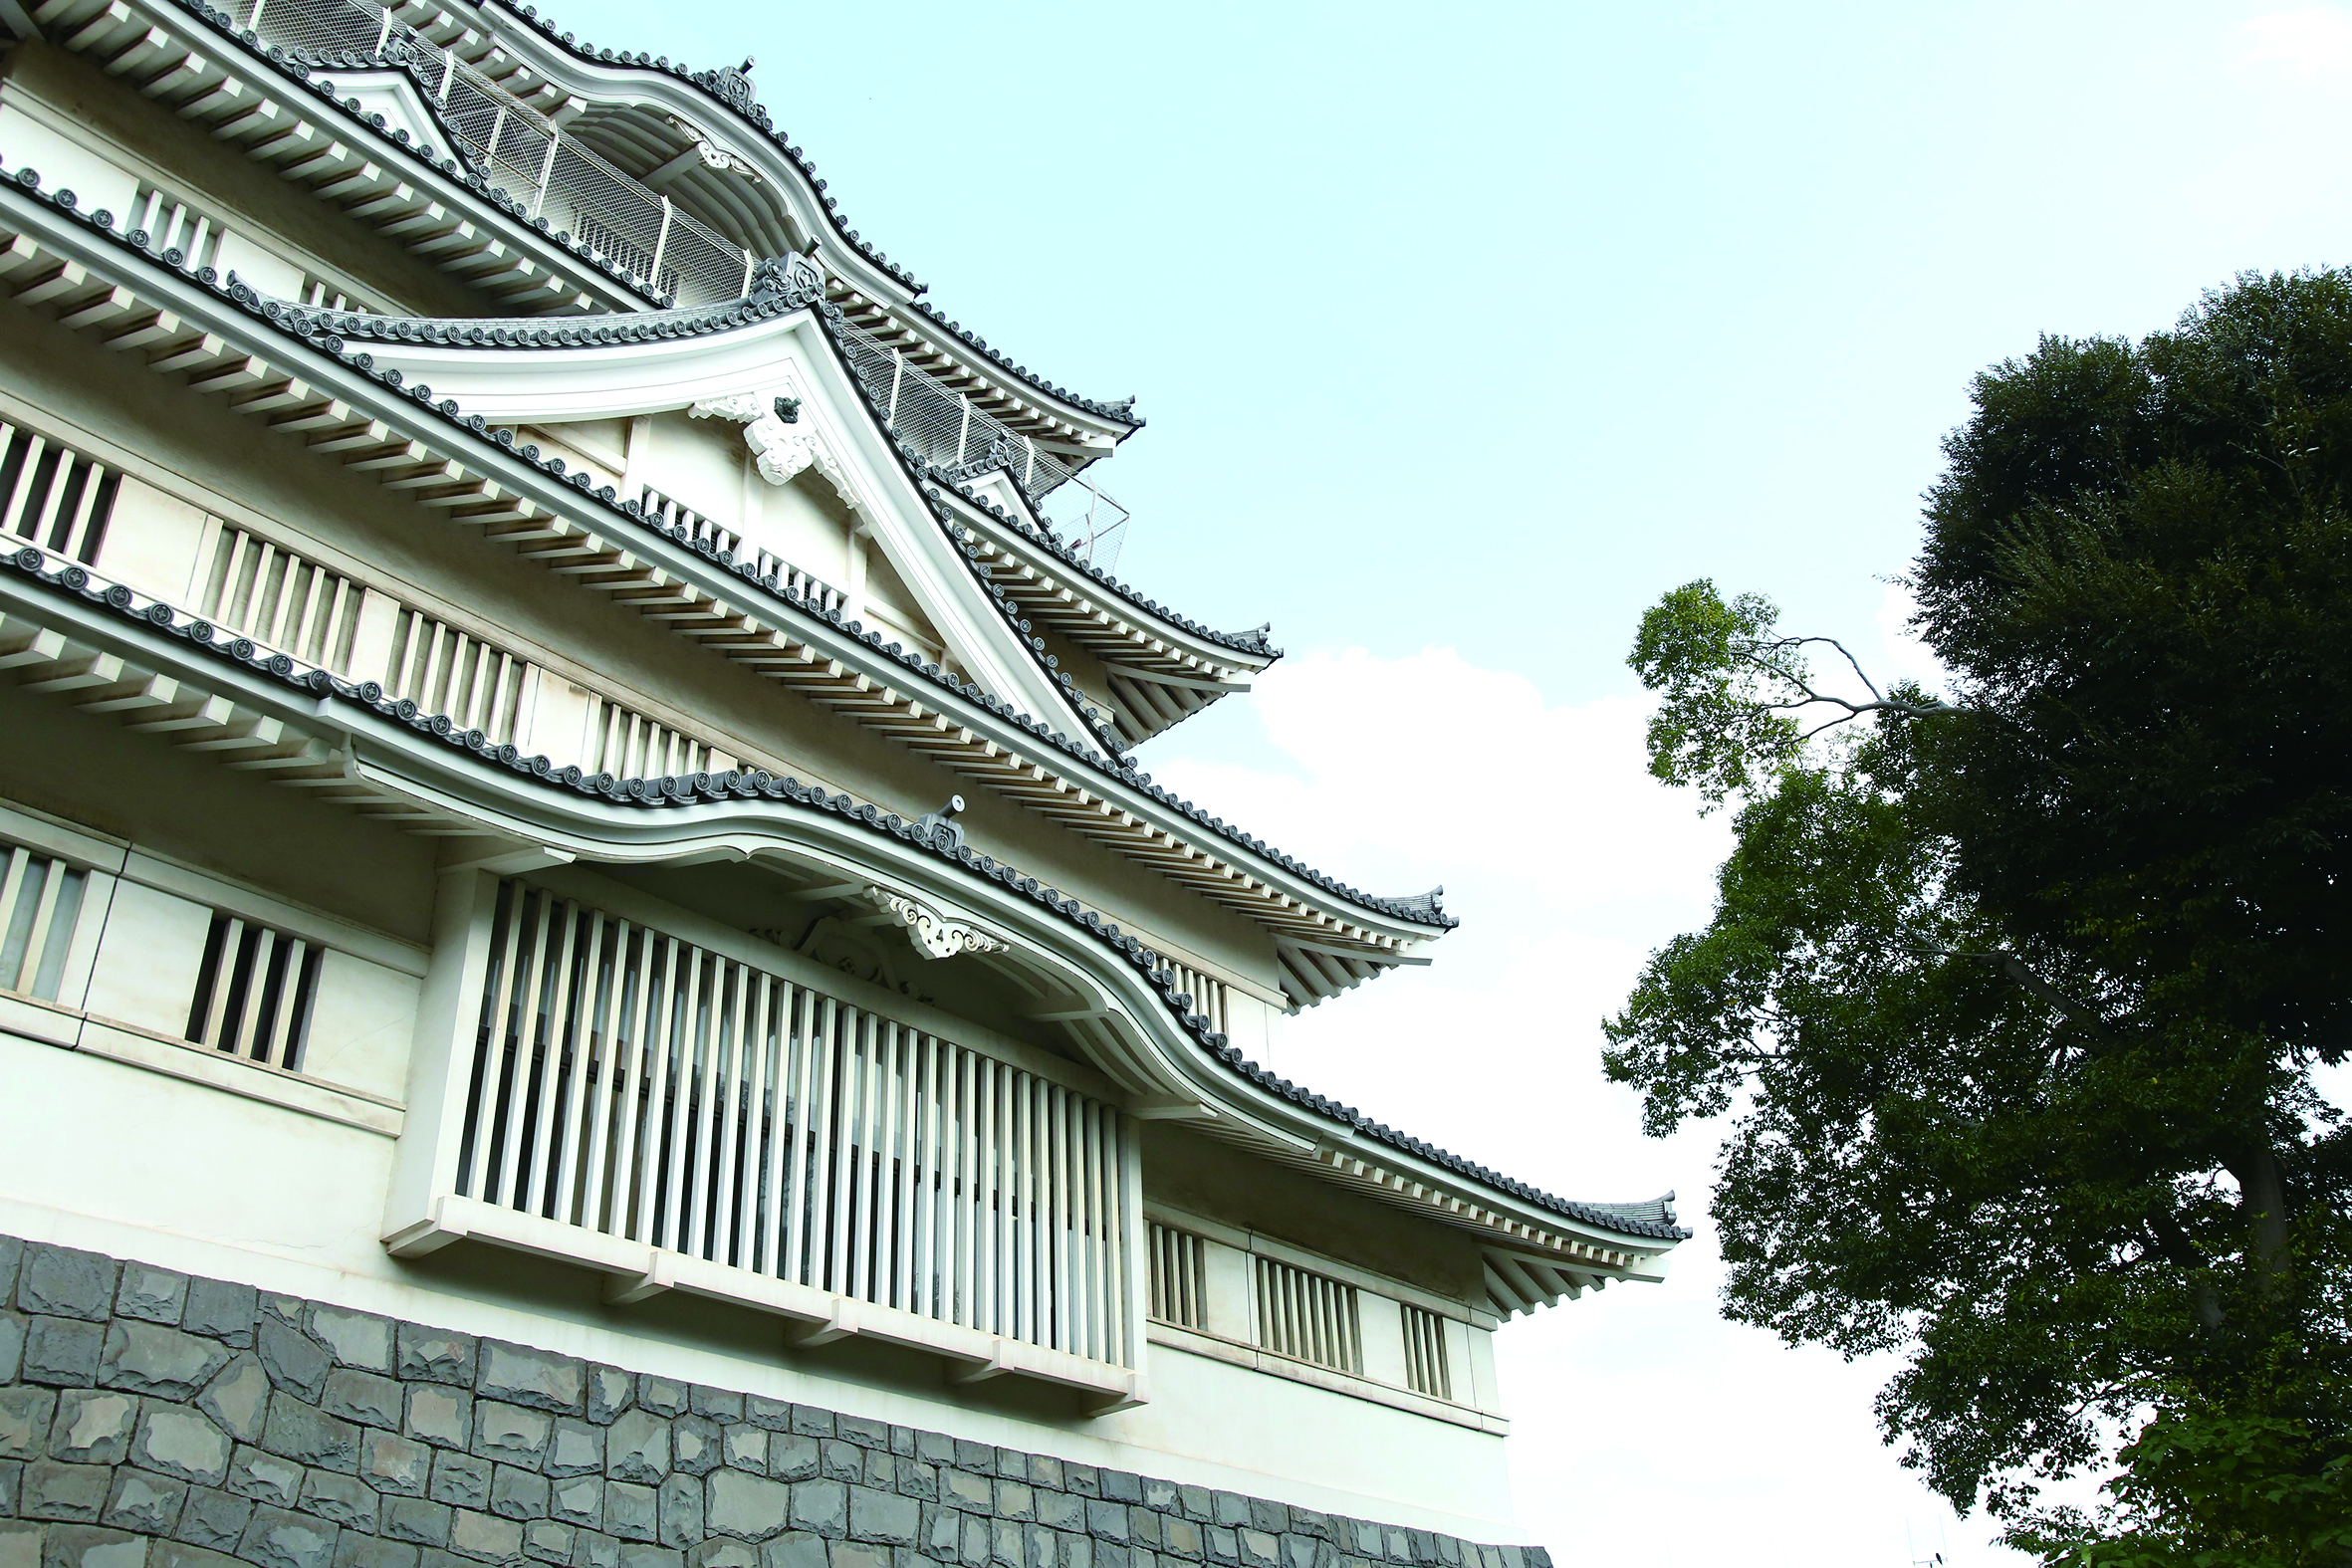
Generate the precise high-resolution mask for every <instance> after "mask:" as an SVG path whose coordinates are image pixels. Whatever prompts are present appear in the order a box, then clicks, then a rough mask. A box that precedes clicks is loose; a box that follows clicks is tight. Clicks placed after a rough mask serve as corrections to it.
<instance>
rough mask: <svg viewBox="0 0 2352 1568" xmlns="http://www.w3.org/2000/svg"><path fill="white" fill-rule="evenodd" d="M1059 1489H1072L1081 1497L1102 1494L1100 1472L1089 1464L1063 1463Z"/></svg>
mask: <svg viewBox="0 0 2352 1568" xmlns="http://www.w3.org/2000/svg"><path fill="white" fill-rule="evenodd" d="M1061 1489H1062V1490H1063V1491H1074V1492H1076V1493H1077V1494H1078V1495H1079V1496H1081V1497H1099V1496H1101V1495H1102V1472H1101V1471H1100V1470H1097V1469H1096V1468H1095V1467H1094V1466H1093V1465H1091V1464H1069V1463H1064V1464H1063V1465H1062V1466H1061Z"/></svg>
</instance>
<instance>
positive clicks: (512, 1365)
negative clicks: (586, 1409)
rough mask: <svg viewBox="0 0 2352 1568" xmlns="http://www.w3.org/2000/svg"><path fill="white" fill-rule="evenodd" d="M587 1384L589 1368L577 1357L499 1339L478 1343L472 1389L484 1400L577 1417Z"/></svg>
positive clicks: (584, 1397)
mask: <svg viewBox="0 0 2352 1568" xmlns="http://www.w3.org/2000/svg"><path fill="white" fill-rule="evenodd" d="M587 1383H588V1367H587V1365H586V1363H584V1362H582V1361H580V1360H579V1359H577V1358H576V1357H572V1356H559V1355H556V1354H555V1353H554V1352H552V1351H546V1350H536V1349H533V1348H532V1347H531V1346H529V1345H510V1344H508V1343H507V1342H506V1341H504V1340H499V1339H485V1340H483V1341H482V1342H481V1367H480V1370H479V1371H477V1372H476V1373H475V1375H474V1392H475V1393H476V1394H478V1395H480V1396H482V1397H483V1398H485V1399H495V1400H504V1401H506V1403H508V1404H510V1405H528V1406H530V1407H531V1408H532V1409H533V1410H544V1411H551V1412H554V1413H555V1414H557V1415H569V1416H577V1415H579V1414H580V1413H581V1407H582V1405H583V1403H584V1401H585V1399H586V1397H587Z"/></svg>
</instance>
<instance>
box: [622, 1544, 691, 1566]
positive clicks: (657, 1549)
mask: <svg viewBox="0 0 2352 1568" xmlns="http://www.w3.org/2000/svg"><path fill="white" fill-rule="evenodd" d="M620 1568H686V1554H685V1553H684V1552H680V1551H672V1550H671V1549H670V1548H668V1547H666V1546H647V1545H644V1544H641V1543H638V1542H627V1543H624V1544H623V1545H622V1546H621V1548H620Z"/></svg>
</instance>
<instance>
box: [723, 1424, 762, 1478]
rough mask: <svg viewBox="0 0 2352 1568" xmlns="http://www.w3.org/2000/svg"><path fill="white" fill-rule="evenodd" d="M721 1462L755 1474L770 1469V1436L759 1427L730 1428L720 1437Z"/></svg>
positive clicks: (732, 1467)
mask: <svg viewBox="0 0 2352 1568" xmlns="http://www.w3.org/2000/svg"><path fill="white" fill-rule="evenodd" d="M719 1452H720V1459H719V1462H721V1463H722V1464H724V1465H726V1466H727V1467H728V1468H729V1469H731V1470H750V1471H752V1472H753V1473H754V1474H758V1473H761V1472H762V1471H765V1470H766V1469H767V1468H768V1434H766V1433H765V1432H762V1431H761V1430H760V1429H759V1428H757V1427H751V1426H743V1427H729V1428H726V1429H725V1430H724V1431H723V1432H722V1433H721V1434H720V1437H719Z"/></svg>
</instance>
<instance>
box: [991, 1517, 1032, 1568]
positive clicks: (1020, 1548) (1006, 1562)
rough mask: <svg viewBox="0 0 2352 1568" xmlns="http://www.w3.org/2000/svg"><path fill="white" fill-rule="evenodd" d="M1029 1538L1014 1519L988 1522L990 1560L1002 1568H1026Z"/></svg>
mask: <svg viewBox="0 0 2352 1568" xmlns="http://www.w3.org/2000/svg"><path fill="white" fill-rule="evenodd" d="M1027 1540H1028V1537H1027V1536H1025V1535H1024V1534H1023V1533H1022V1529H1021V1526H1020V1524H1019V1523H1018V1522H1016V1521H1015V1520H1012V1519H991V1520H989V1521H988V1560H989V1561H990V1562H992V1563H995V1564H998V1565H1000V1568H1024V1564H1025V1562H1026V1560H1027V1556H1028V1552H1027Z"/></svg>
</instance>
